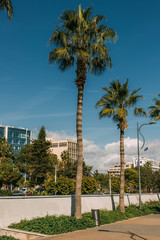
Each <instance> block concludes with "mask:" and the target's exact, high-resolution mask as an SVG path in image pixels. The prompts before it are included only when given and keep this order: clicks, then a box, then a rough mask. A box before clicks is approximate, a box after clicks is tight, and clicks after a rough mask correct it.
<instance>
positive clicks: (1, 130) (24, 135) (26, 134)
mask: <svg viewBox="0 0 160 240" xmlns="http://www.w3.org/2000/svg"><path fill="white" fill-rule="evenodd" d="M0 137H5V139H6V140H7V142H8V144H9V145H11V146H12V148H13V151H14V152H15V153H17V152H19V151H20V150H21V148H22V147H24V146H25V144H30V143H31V140H32V131H30V130H28V129H27V128H15V127H10V126H1V125H0Z"/></svg>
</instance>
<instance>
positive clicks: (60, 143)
mask: <svg viewBox="0 0 160 240" xmlns="http://www.w3.org/2000/svg"><path fill="white" fill-rule="evenodd" d="M46 140H47V141H50V142H51V144H52V146H51V151H52V153H54V154H56V155H57V157H58V159H59V160H61V154H62V152H63V151H68V153H69V157H70V158H71V159H72V160H73V161H76V160H77V142H75V141H71V140H68V139H65V140H55V139H54V138H46Z"/></svg>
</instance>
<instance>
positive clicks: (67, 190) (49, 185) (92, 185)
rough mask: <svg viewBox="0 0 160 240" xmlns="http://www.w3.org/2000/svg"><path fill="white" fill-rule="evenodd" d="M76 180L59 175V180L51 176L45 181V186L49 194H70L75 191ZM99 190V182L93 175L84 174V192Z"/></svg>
mask: <svg viewBox="0 0 160 240" xmlns="http://www.w3.org/2000/svg"><path fill="white" fill-rule="evenodd" d="M75 184H76V180H75V179H74V178H73V179H70V178H68V177H64V176H59V177H58V178H57V182H55V179H54V177H49V178H48V179H47V180H45V182H44V185H43V186H44V188H45V190H46V191H47V193H48V194H51V195H53V194H55V193H56V194H58V195H68V194H72V193H74V192H75ZM96 191H97V182H96V180H95V179H94V178H93V177H88V176H83V179H82V194H91V193H94V192H96Z"/></svg>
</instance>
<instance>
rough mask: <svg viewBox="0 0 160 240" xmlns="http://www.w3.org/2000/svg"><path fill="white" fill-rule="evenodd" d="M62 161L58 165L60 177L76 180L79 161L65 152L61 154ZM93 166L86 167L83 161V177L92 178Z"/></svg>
mask: <svg viewBox="0 0 160 240" xmlns="http://www.w3.org/2000/svg"><path fill="white" fill-rule="evenodd" d="M61 159H62V160H61V161H59V163H58V176H60V175H62V176H65V177H68V178H76V172H77V161H74V160H72V159H71V158H70V157H69V153H68V151H63V152H62V154H61ZM91 171H92V166H88V165H86V163H85V161H83V175H86V176H91V175H92V173H91Z"/></svg>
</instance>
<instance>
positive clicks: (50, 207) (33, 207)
mask: <svg viewBox="0 0 160 240" xmlns="http://www.w3.org/2000/svg"><path fill="white" fill-rule="evenodd" d="M147 201H160V194H142V202H147ZM138 203H139V196H138V194H126V195H125V205H126V206H128V205H130V204H138ZM118 205H119V195H118V194H115V195H83V196H82V213H85V212H90V211H91V209H107V210H112V209H115V208H116V207H117V206H118ZM73 213H74V196H70V195H68V196H33V197H32V196H26V197H0V227H7V226H8V225H10V224H11V223H14V222H19V221H20V220H22V219H32V218H35V217H44V216H46V215H47V214H48V215H57V216H60V215H68V216H70V215H73Z"/></svg>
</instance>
